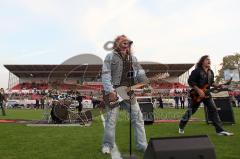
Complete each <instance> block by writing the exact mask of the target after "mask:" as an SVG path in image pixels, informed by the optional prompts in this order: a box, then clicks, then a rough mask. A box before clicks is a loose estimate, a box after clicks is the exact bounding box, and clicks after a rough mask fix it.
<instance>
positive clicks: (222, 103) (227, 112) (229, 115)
mask: <svg viewBox="0 0 240 159" xmlns="http://www.w3.org/2000/svg"><path fill="white" fill-rule="evenodd" d="M213 100H214V103H215V105H216V107H217V110H218V114H219V117H220V120H221V121H222V123H229V124H234V123H235V118H234V113H233V109H232V102H231V99H230V98H229V97H218V98H213ZM204 110H205V117H206V122H207V123H208V124H210V123H212V121H211V120H210V118H209V110H208V108H207V107H204Z"/></svg>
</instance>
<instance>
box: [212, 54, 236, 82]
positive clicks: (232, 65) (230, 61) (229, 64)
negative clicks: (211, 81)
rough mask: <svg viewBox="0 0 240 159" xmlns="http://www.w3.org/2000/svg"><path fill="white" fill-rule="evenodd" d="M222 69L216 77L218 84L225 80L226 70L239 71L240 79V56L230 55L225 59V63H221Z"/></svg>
mask: <svg viewBox="0 0 240 159" xmlns="http://www.w3.org/2000/svg"><path fill="white" fill-rule="evenodd" d="M221 65H222V68H221V69H220V70H218V75H217V76H216V82H217V83H219V82H221V81H223V80H224V70H226V69H238V73H239V77H240V54H239V53H235V54H234V55H228V56H224V57H223V62H222V63H221Z"/></svg>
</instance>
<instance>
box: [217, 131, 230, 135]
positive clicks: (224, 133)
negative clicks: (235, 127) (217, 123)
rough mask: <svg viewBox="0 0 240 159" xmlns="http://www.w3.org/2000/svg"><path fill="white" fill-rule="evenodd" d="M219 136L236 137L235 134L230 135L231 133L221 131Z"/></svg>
mask: <svg viewBox="0 0 240 159" xmlns="http://www.w3.org/2000/svg"><path fill="white" fill-rule="evenodd" d="M217 134H218V135H221V136H233V135H234V134H233V133H230V132H227V131H221V132H219V133H217Z"/></svg>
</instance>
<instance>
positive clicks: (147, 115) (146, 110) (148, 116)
mask: <svg viewBox="0 0 240 159" xmlns="http://www.w3.org/2000/svg"><path fill="white" fill-rule="evenodd" d="M139 107H140V109H141V112H142V114H143V120H144V124H152V123H153V122H154V114H153V104H152V103H151V102H149V103H139Z"/></svg>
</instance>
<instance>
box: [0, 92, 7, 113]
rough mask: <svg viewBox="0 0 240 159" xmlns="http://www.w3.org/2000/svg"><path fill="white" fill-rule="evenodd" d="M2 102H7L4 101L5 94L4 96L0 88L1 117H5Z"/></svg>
mask: <svg viewBox="0 0 240 159" xmlns="http://www.w3.org/2000/svg"><path fill="white" fill-rule="evenodd" d="M4 101H5V102H7V99H6V97H5V94H4V89H3V88H1V89H0V107H1V109H2V115H3V116H6V112H5V109H4V104H3V102H4Z"/></svg>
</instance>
